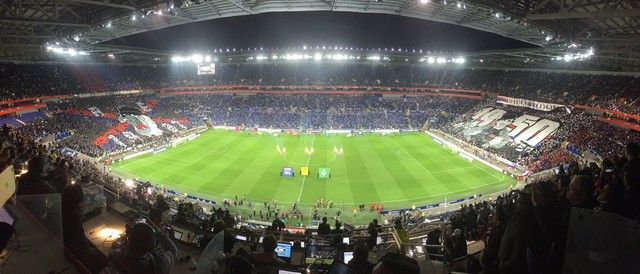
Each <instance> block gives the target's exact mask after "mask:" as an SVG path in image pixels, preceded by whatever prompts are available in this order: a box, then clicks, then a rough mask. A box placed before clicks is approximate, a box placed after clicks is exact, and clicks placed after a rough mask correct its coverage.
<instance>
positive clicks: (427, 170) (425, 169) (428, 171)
mask: <svg viewBox="0 0 640 274" xmlns="http://www.w3.org/2000/svg"><path fill="white" fill-rule="evenodd" d="M391 140H393V141H395V142H396V144H398V145H399V146H400V148H401V149H402V150H404V152H406V153H407V154H408V155H409V156H411V158H413V160H414V161H416V163H418V165H420V166H421V167H422V169H424V171H426V172H427V173H429V175H431V176H433V173H431V171H430V170H429V169H427V168H426V167H425V166H424V165H422V163H421V162H420V161H418V159H416V157H414V156H413V155H411V153H409V151H407V150H406V149H405V148H404V146H402V144H400V142H398V141H397V140H396V139H393V138H391ZM398 155H400V154H398Z"/></svg>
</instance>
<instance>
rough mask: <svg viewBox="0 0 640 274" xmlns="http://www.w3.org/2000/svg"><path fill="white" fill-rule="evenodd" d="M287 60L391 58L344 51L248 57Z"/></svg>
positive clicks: (374, 59)
mask: <svg viewBox="0 0 640 274" xmlns="http://www.w3.org/2000/svg"><path fill="white" fill-rule="evenodd" d="M269 59H271V60H287V61H298V60H315V61H322V60H334V61H343V60H370V61H381V60H382V61H388V60H390V59H389V57H386V56H380V55H371V56H359V55H350V54H344V53H334V54H322V53H319V52H317V53H315V54H313V55H311V54H302V53H288V54H282V55H275V54H274V55H271V56H266V55H261V54H259V55H256V56H255V57H253V56H251V57H248V58H247V60H256V61H262V60H269Z"/></svg>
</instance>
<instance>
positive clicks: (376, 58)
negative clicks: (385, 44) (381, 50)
mask: <svg viewBox="0 0 640 274" xmlns="http://www.w3.org/2000/svg"><path fill="white" fill-rule="evenodd" d="M380 59H381V58H380V56H379V55H372V56H367V60H373V61H380Z"/></svg>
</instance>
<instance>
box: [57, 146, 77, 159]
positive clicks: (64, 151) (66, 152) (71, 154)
mask: <svg viewBox="0 0 640 274" xmlns="http://www.w3.org/2000/svg"><path fill="white" fill-rule="evenodd" d="M60 152H61V153H62V155H65V156H69V157H75V156H76V155H77V154H78V153H79V152H77V151H75V150H73V149H71V148H69V147H64V148H63V149H61V150H60Z"/></svg>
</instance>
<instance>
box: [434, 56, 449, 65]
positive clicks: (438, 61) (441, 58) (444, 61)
mask: <svg viewBox="0 0 640 274" xmlns="http://www.w3.org/2000/svg"><path fill="white" fill-rule="evenodd" d="M446 62H447V58H444V57H438V58H436V63H438V64H444V63H446Z"/></svg>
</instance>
